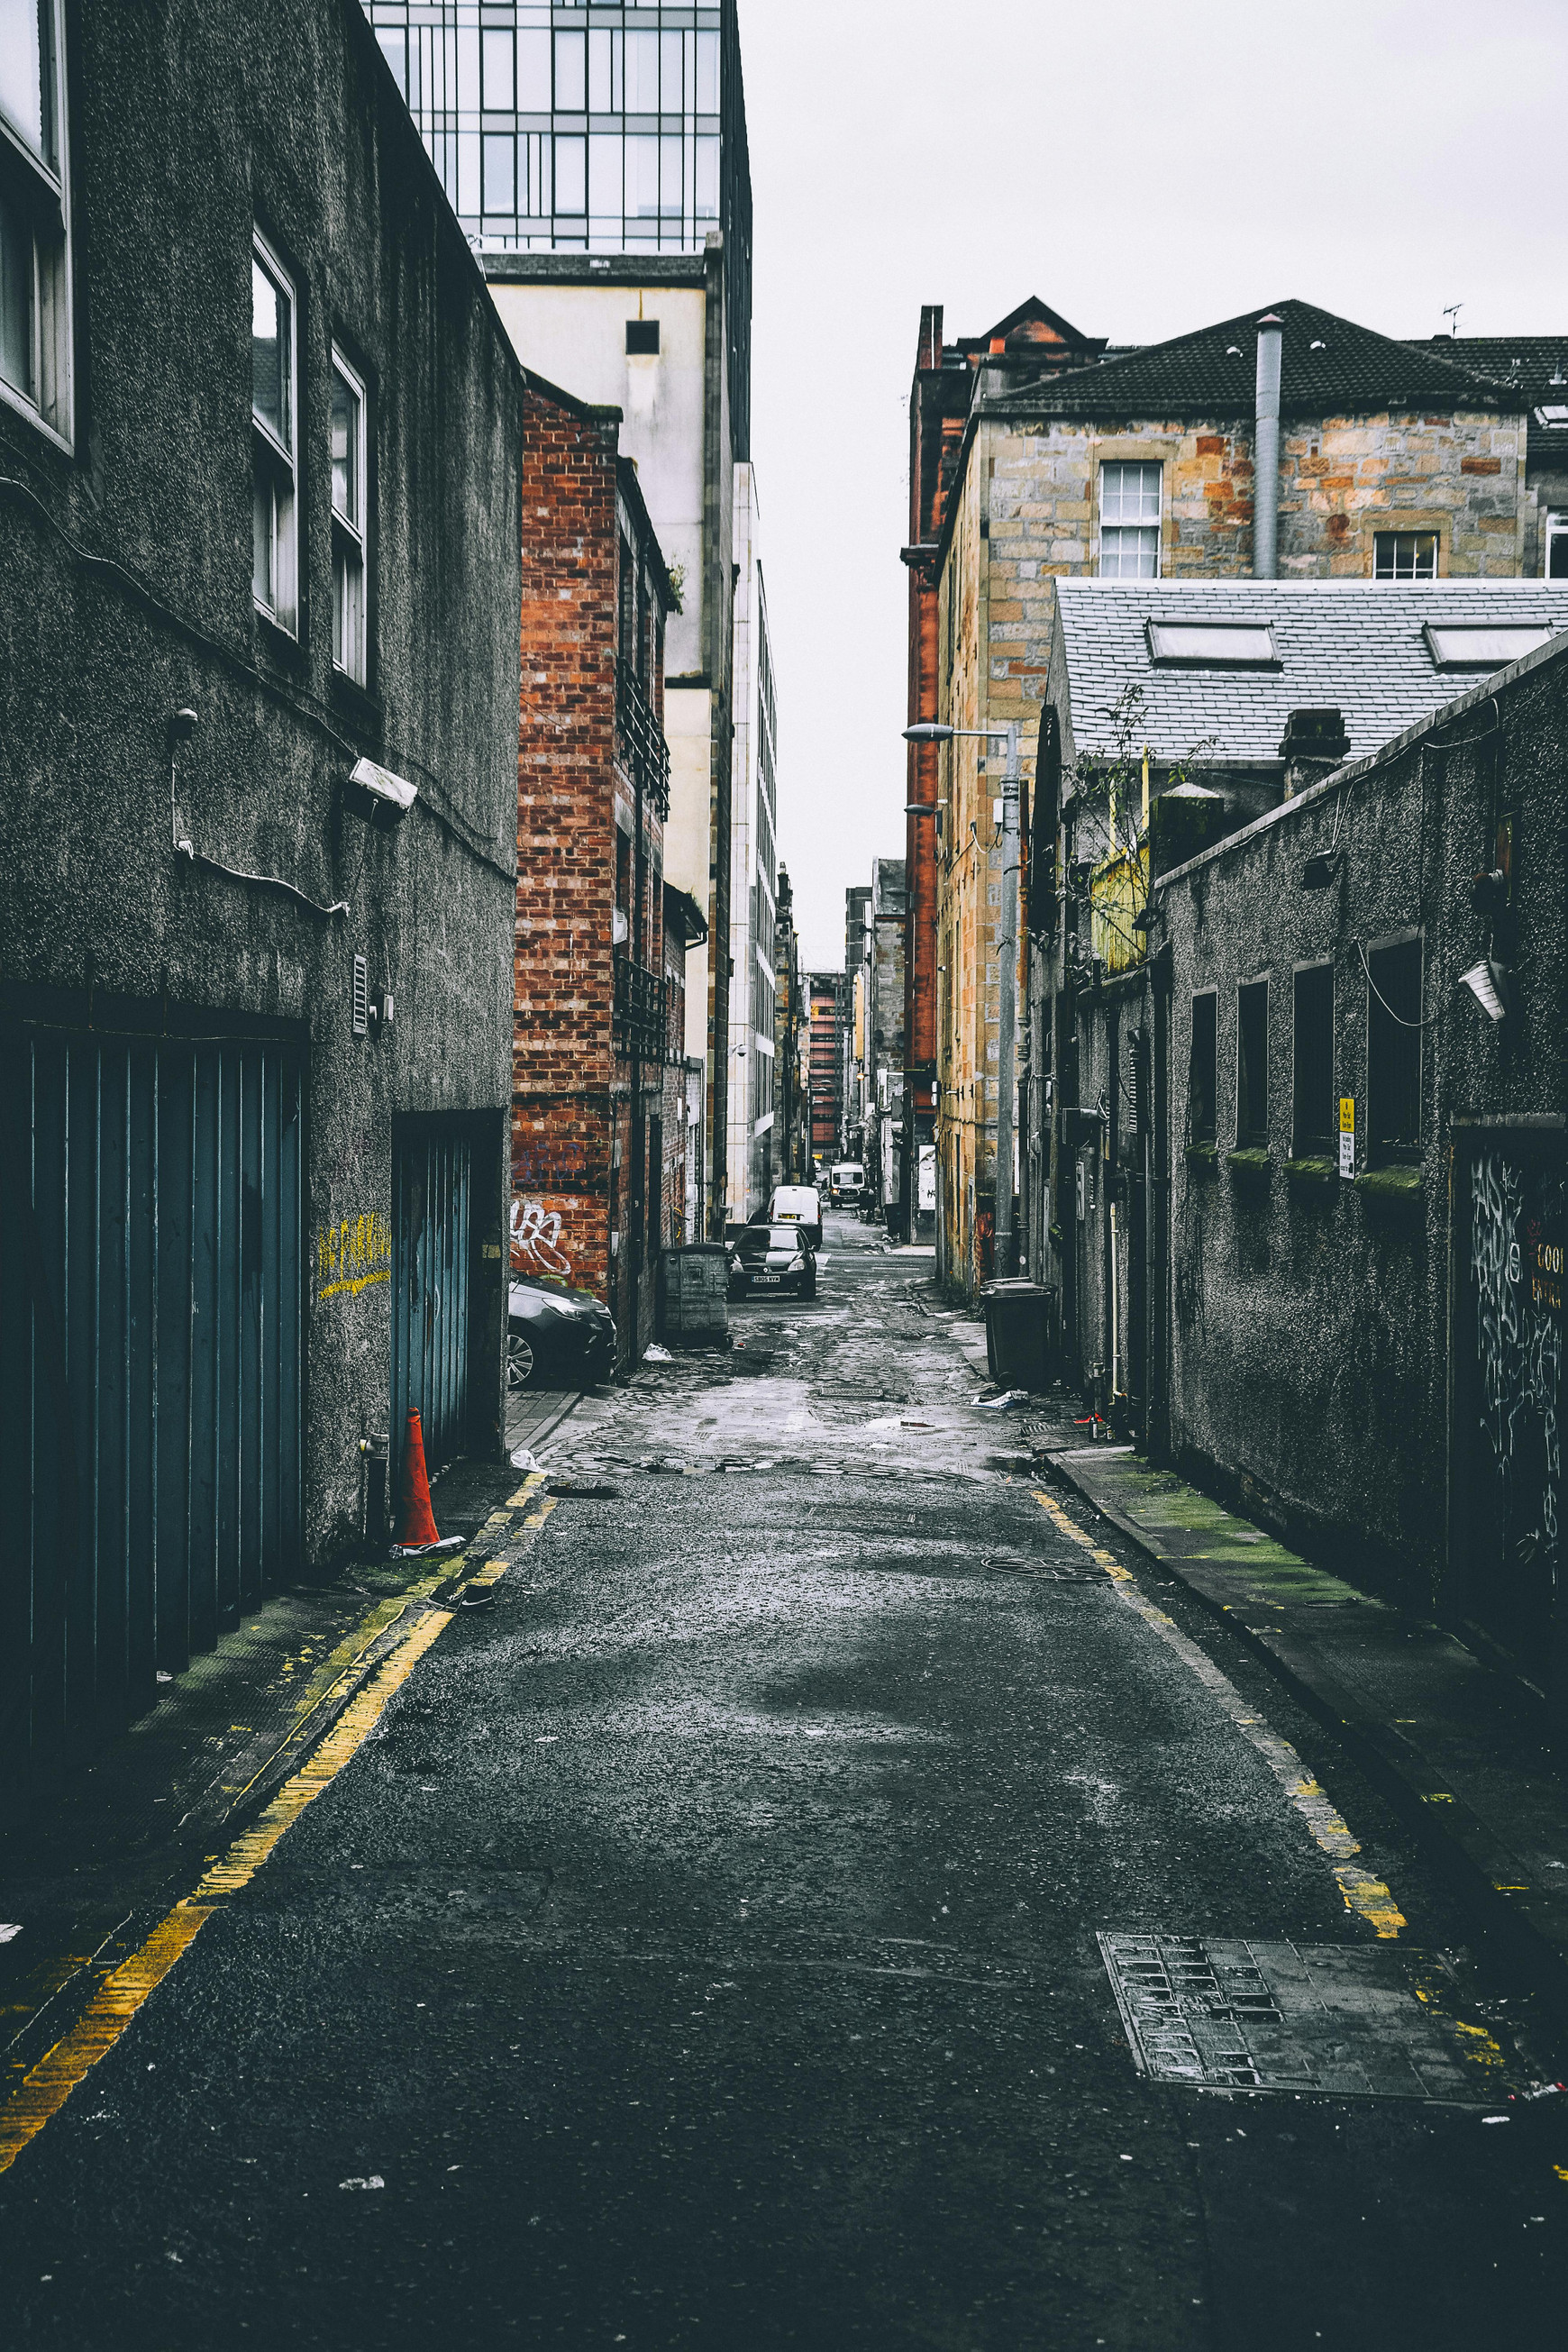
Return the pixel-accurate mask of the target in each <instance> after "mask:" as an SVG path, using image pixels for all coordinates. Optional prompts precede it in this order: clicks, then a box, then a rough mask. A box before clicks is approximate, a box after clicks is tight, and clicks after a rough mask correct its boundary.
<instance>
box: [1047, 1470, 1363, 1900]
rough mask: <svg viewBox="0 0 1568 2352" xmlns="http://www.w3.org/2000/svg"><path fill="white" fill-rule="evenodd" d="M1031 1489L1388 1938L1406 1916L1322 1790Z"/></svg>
mask: <svg viewBox="0 0 1568 2352" xmlns="http://www.w3.org/2000/svg"><path fill="white" fill-rule="evenodd" d="M1034 1491H1035V1500H1036V1502H1037V1503H1038V1505H1039V1506H1040V1508H1041V1509H1042V1510H1043V1511H1044V1512H1045V1514H1046V1516H1047V1518H1048V1519H1049V1520H1050V1522H1051V1524H1052V1526H1053V1527H1054V1528H1056V1529H1057V1531H1058V1534H1059V1535H1064V1536H1066V1538H1067V1539H1068V1542H1069V1543H1075V1544H1078V1545H1079V1547H1080V1548H1081V1549H1083V1550H1085V1551H1087V1552H1088V1554H1089V1558H1090V1559H1092V1560H1093V1561H1094V1563H1095V1565H1096V1566H1097V1567H1099V1568H1102V1569H1103V1570H1105V1572H1106V1574H1107V1576H1109V1577H1110V1579H1111V1580H1112V1581H1113V1582H1114V1584H1115V1586H1116V1591H1117V1596H1118V1598H1119V1599H1120V1600H1121V1601H1123V1602H1124V1603H1125V1604H1126V1606H1127V1607H1128V1608H1129V1609H1131V1610H1132V1611H1133V1612H1134V1613H1135V1614H1136V1615H1137V1616H1139V1617H1142V1620H1143V1622H1144V1623H1145V1624H1146V1625H1149V1626H1152V1629H1153V1631H1154V1632H1155V1633H1157V1634H1158V1635H1159V1637H1160V1639H1161V1641H1162V1642H1163V1643H1164V1644H1165V1646H1166V1648H1167V1649H1170V1650H1173V1651H1174V1652H1175V1654H1176V1655H1177V1657H1178V1658H1180V1659H1181V1661H1182V1663H1183V1664H1184V1665H1185V1666H1186V1667H1188V1668H1189V1669H1190V1671H1191V1672H1192V1673H1193V1674H1194V1675H1196V1676H1197V1678H1198V1680H1199V1682H1201V1683H1202V1684H1203V1685H1204V1687H1205V1690H1207V1691H1209V1692H1210V1693H1212V1695H1213V1696H1214V1697H1215V1698H1216V1699H1217V1700H1218V1702H1219V1704H1220V1706H1222V1707H1223V1708H1224V1710H1225V1712H1226V1715H1228V1716H1229V1717H1230V1719H1231V1721H1232V1723H1234V1724H1235V1726H1236V1727H1237V1730H1238V1731H1239V1732H1240V1733H1241V1735H1242V1737H1243V1738H1244V1739H1247V1740H1248V1741H1250V1743H1251V1744H1252V1746H1253V1747H1254V1748H1257V1750H1258V1754H1259V1755H1260V1756H1261V1757H1262V1759H1263V1760H1264V1762H1265V1763H1266V1764H1267V1765H1268V1769H1269V1770H1270V1771H1271V1772H1272V1773H1273V1775H1274V1777H1275V1779H1276V1780H1278V1781H1279V1785H1280V1787H1281V1788H1282V1789H1283V1790H1284V1791H1285V1794H1286V1796H1287V1797H1288V1798H1289V1801H1290V1802H1291V1804H1292V1805H1293V1806H1294V1808H1295V1810H1296V1811H1297V1812H1298V1813H1299V1814H1300V1817H1301V1819H1302V1821H1304V1822H1305V1823H1306V1824H1307V1827H1308V1829H1309V1830H1310V1832H1311V1833H1312V1836H1313V1838H1314V1839H1315V1840H1316V1841H1317V1843H1318V1844H1319V1845H1320V1846H1321V1848H1322V1850H1323V1852H1324V1853H1326V1854H1329V1855H1330V1856H1331V1857H1332V1859H1333V1863H1334V1877H1335V1879H1336V1881H1337V1882H1338V1885H1339V1890H1340V1893H1341V1895H1342V1896H1343V1897H1344V1902H1345V1907H1346V1909H1347V1910H1350V1911H1353V1912H1355V1913H1356V1914H1357V1915H1358V1916H1360V1917H1361V1918H1363V1919H1364V1920H1366V1921H1367V1923H1368V1925H1369V1926H1370V1927H1373V1928H1375V1930H1376V1932H1377V1934H1378V1935H1379V1936H1380V1937H1384V1939H1385V1940H1387V1941H1390V1942H1391V1941H1392V1940H1393V1939H1394V1937H1396V1936H1397V1935H1398V1933H1399V1931H1400V1929H1401V1927H1405V1925H1407V1922H1406V1920H1405V1914H1404V1913H1403V1912H1402V1911H1401V1910H1400V1908H1399V1906H1398V1905H1397V1904H1396V1903H1395V1902H1394V1896H1393V1895H1391V1894H1390V1892H1389V1890H1388V1888H1387V1887H1386V1886H1385V1885H1384V1882H1383V1880H1382V1879H1381V1878H1374V1877H1373V1874H1372V1872H1371V1871H1370V1870H1363V1869H1362V1868H1361V1867H1360V1865H1359V1864H1356V1863H1353V1862H1352V1860H1351V1859H1350V1857H1351V1856H1352V1854H1357V1853H1360V1852H1361V1846H1360V1843H1359V1842H1358V1841H1357V1840H1356V1839H1355V1838H1354V1837H1352V1834H1351V1832H1350V1830H1349V1829H1348V1828H1347V1827H1346V1825H1345V1823H1344V1822H1343V1821H1342V1819H1341V1817H1340V1815H1339V1813H1338V1812H1337V1811H1335V1809H1334V1807H1333V1805H1332V1804H1331V1802H1330V1801H1329V1798H1328V1795H1327V1792H1326V1791H1325V1790H1323V1789H1322V1788H1321V1787H1320V1785H1319V1783H1318V1782H1317V1781H1316V1780H1314V1779H1313V1778H1312V1776H1311V1774H1310V1772H1309V1771H1308V1770H1307V1769H1306V1768H1305V1767H1304V1765H1303V1764H1302V1762H1301V1759H1300V1756H1299V1755H1298V1753H1297V1751H1296V1750H1295V1748H1292V1747H1291V1745H1290V1743H1289V1740H1288V1739H1281V1738H1280V1737H1279V1733H1278V1732H1277V1731H1271V1730H1270V1729H1269V1727H1268V1724H1267V1723H1266V1722H1265V1721H1264V1719H1263V1717H1262V1716H1260V1715H1259V1714H1258V1713H1257V1712H1256V1710H1255V1709H1254V1708H1252V1707H1249V1706H1247V1701H1246V1700H1245V1699H1244V1698H1243V1697H1242V1696H1241V1693H1240V1692H1239V1691H1238V1690H1237V1687H1236V1685H1235V1684H1234V1683H1233V1682H1232V1681H1231V1679H1230V1677H1229V1675H1224V1674H1221V1672H1220V1670H1219V1668H1218V1667H1217V1666H1216V1665H1215V1663H1214V1660H1213V1659H1212V1658H1210V1657H1207V1656H1205V1654H1204V1652H1203V1651H1202V1650H1200V1649H1199V1647H1198V1645H1197V1643H1195V1642H1190V1641H1189V1640H1188V1639H1187V1637H1186V1635H1185V1634H1184V1633H1183V1632H1182V1631H1181V1630H1180V1628H1179V1627H1178V1626H1177V1624H1176V1623H1175V1621H1174V1620H1173V1618H1171V1617H1168V1616H1167V1615H1166V1613H1165V1612H1164V1611H1163V1609H1158V1608H1156V1607H1155V1605H1154V1603H1153V1601H1150V1600H1148V1599H1147V1598H1146V1597H1145V1595H1144V1594H1142V1592H1140V1591H1139V1590H1138V1587H1137V1585H1136V1584H1135V1583H1134V1582H1133V1580H1132V1578H1131V1574H1130V1573H1129V1571H1128V1570H1126V1569H1124V1568H1123V1567H1122V1565H1121V1561H1120V1560H1118V1559H1115V1558H1114V1557H1113V1556H1112V1554H1111V1553H1110V1552H1109V1551H1107V1550H1106V1549H1104V1547H1103V1545H1100V1544H1097V1543H1096V1542H1095V1540H1094V1538H1093V1537H1092V1536H1088V1535H1085V1533H1084V1531H1083V1529H1082V1528H1080V1527H1079V1525H1078V1524H1077V1522H1076V1521H1075V1520H1073V1519H1071V1518H1069V1517H1068V1514H1067V1512H1066V1511H1064V1510H1063V1508H1062V1507H1061V1505H1060V1504H1059V1503H1058V1501H1057V1500H1056V1497H1055V1496H1052V1495H1046V1494H1042V1493H1041V1492H1040V1491H1039V1489H1038V1488H1036V1489H1035V1490H1034Z"/></svg>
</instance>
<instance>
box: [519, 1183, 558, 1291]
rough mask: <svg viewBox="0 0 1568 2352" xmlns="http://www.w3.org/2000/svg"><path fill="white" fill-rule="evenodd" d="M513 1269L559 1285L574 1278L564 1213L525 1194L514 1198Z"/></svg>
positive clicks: (520, 1193) (521, 1193) (522, 1193)
mask: <svg viewBox="0 0 1568 2352" xmlns="http://www.w3.org/2000/svg"><path fill="white" fill-rule="evenodd" d="M511 1270H512V1272H513V1273H514V1274H540V1275H545V1276H548V1277H549V1278H550V1279H551V1280H552V1281H555V1282H569V1281H570V1280H571V1278H572V1260H571V1257H570V1256H569V1255H568V1254H567V1251H566V1249H565V1246H564V1245H563V1242H562V1239H561V1212H560V1210H559V1209H547V1208H546V1207H545V1205H544V1203H543V1202H542V1201H538V1200H532V1199H531V1198H530V1197H529V1195H528V1194H527V1193H525V1192H514V1193H513V1194H512V1196H511Z"/></svg>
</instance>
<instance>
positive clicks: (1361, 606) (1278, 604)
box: [1053, 579, 1568, 763]
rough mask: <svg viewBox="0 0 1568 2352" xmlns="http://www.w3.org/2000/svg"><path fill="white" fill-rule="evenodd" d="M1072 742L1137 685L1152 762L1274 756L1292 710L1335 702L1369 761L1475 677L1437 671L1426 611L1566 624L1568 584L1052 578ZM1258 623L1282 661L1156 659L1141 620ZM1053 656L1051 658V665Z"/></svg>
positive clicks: (1094, 748) (1360, 754)
mask: <svg viewBox="0 0 1568 2352" xmlns="http://www.w3.org/2000/svg"><path fill="white" fill-rule="evenodd" d="M1053 585H1054V586H1055V589H1056V593H1057V600H1058V614H1059V615H1060V637H1061V653H1062V655H1063V656H1064V657H1065V661H1066V667H1067V676H1068V692H1069V696H1070V705H1071V707H1070V720H1071V731H1072V739H1073V748H1074V749H1075V750H1076V751H1091V752H1110V751H1114V750H1115V749H1116V738H1115V732H1114V730H1113V728H1112V726H1111V724H1110V719H1109V718H1108V716H1107V712H1108V710H1109V709H1110V705H1111V704H1112V703H1113V702H1114V701H1115V699H1116V698H1117V696H1118V695H1119V694H1120V693H1121V691H1122V689H1123V688H1125V687H1127V686H1129V685H1137V686H1139V687H1141V688H1142V690H1143V694H1144V703H1143V710H1142V719H1141V723H1140V730H1139V731H1140V733H1141V735H1142V737H1143V739H1144V740H1146V741H1147V742H1148V744H1149V747H1150V749H1151V750H1152V751H1154V752H1155V753H1156V755H1157V756H1158V757H1159V758H1160V759H1161V760H1162V761H1169V760H1173V759H1179V758H1181V757H1182V756H1183V755H1184V753H1185V752H1187V751H1190V750H1191V749H1192V748H1193V746H1194V745H1195V744H1197V743H1199V742H1201V741H1203V740H1205V738H1213V739H1214V740H1213V748H1212V750H1211V751H1208V752H1207V753H1206V754H1205V757H1206V758H1208V759H1210V760H1213V761H1229V762H1232V763H1237V762H1247V763H1250V762H1252V761H1265V762H1268V761H1278V759H1279V740H1280V738H1281V736H1282V735H1283V734H1284V732H1285V720H1286V718H1287V716H1288V714H1289V712H1290V711H1292V710H1302V709H1329V708H1333V709H1338V710H1339V711H1341V712H1342V715H1343V718H1344V723H1345V730H1346V733H1347V734H1348V735H1349V737H1350V750H1349V754H1348V756H1349V757H1350V758H1351V759H1352V760H1360V759H1365V758H1366V757H1368V756H1369V755H1370V754H1371V753H1372V752H1373V751H1377V750H1379V749H1380V748H1381V747H1382V745H1384V743H1386V742H1388V741H1390V740H1391V739H1392V738H1393V737H1394V736H1395V735H1398V734H1401V733H1402V732H1403V731H1404V730H1405V728H1406V727H1414V726H1415V725H1416V724H1418V722H1419V721H1420V720H1422V719H1426V718H1428V717H1430V715H1431V714H1432V712H1433V711H1435V710H1439V709H1442V707H1443V705H1444V704H1445V703H1448V702H1452V701H1454V700H1456V699H1457V698H1458V696H1460V695H1461V694H1464V693H1467V692H1468V690H1469V688H1471V687H1473V686H1475V685H1476V684H1478V683H1479V676H1478V673H1477V672H1475V671H1473V670H1471V671H1464V670H1452V669H1438V668H1437V667H1436V666H1435V665H1434V663H1433V660H1432V656H1431V655H1430V653H1429V652H1428V650H1427V646H1426V638H1425V637H1424V635H1422V626H1423V624H1424V623H1425V622H1427V621H1431V622H1433V623H1434V624H1437V625H1440V624H1442V623H1443V622H1445V621H1449V622H1451V621H1510V622H1515V623H1518V622H1537V623H1545V622H1550V623H1551V625H1552V627H1553V628H1554V629H1556V630H1562V631H1568V581H1550V580H1477V581H1468V580H1467V581H1454V580H1438V581H1428V582H1410V583H1405V582H1393V581H1386V580H1364V581H1363V580H1348V581H1326V580H1325V581H1305V580H1215V581H1173V580H1096V579H1089V580H1070V579H1069V580H1057V581H1056V582H1054V583H1053ZM1151 620H1153V621H1189V622H1191V621H1250V622H1253V623H1257V622H1260V621H1268V622H1269V623H1271V624H1272V625H1273V629H1274V642H1275V647H1276V650H1277V652H1278V654H1279V667H1278V669H1271V670H1208V669H1171V668H1166V667H1157V666H1156V665H1155V663H1154V661H1153V659H1152V656H1151V654H1150V650H1149V638H1148V632H1147V627H1146V624H1147V623H1148V622H1149V621H1151ZM1053 667H1054V665H1053Z"/></svg>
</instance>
